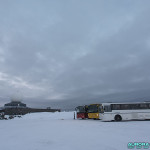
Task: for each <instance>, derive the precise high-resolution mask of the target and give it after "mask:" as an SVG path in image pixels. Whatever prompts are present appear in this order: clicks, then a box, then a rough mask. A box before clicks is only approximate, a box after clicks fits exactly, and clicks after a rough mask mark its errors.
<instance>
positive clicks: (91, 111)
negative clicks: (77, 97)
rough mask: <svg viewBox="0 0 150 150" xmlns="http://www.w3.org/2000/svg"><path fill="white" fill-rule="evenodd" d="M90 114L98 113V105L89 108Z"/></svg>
mask: <svg viewBox="0 0 150 150" xmlns="http://www.w3.org/2000/svg"><path fill="white" fill-rule="evenodd" d="M88 112H89V113H97V112H98V105H89V106H88Z"/></svg>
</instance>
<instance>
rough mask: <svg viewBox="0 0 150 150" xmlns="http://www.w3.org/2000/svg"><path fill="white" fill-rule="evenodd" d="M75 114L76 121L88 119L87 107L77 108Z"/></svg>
mask: <svg viewBox="0 0 150 150" xmlns="http://www.w3.org/2000/svg"><path fill="white" fill-rule="evenodd" d="M75 110H76V112H77V119H79V118H82V119H86V118H88V113H87V106H78V107H76V108H75Z"/></svg>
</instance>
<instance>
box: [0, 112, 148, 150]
mask: <svg viewBox="0 0 150 150" xmlns="http://www.w3.org/2000/svg"><path fill="white" fill-rule="evenodd" d="M0 135H1V136H0V150H126V149H128V148H127V144H128V142H150V121H127V122H101V121H100V120H74V119H73V112H57V113H34V114H28V115H25V116H23V118H15V119H12V120H0Z"/></svg>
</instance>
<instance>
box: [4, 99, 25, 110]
mask: <svg viewBox="0 0 150 150" xmlns="http://www.w3.org/2000/svg"><path fill="white" fill-rule="evenodd" d="M4 107H5V108H13V107H15V108H16V107H17V108H25V107H27V106H26V104H24V103H22V102H21V101H19V100H16V101H14V100H12V101H11V102H10V103H7V104H5V105H4Z"/></svg>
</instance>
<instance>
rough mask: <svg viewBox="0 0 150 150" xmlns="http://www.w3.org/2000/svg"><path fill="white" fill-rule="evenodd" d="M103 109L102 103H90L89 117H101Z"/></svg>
mask: <svg viewBox="0 0 150 150" xmlns="http://www.w3.org/2000/svg"><path fill="white" fill-rule="evenodd" d="M101 111H102V105H101V104H90V105H88V118H89V119H100V113H101Z"/></svg>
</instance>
